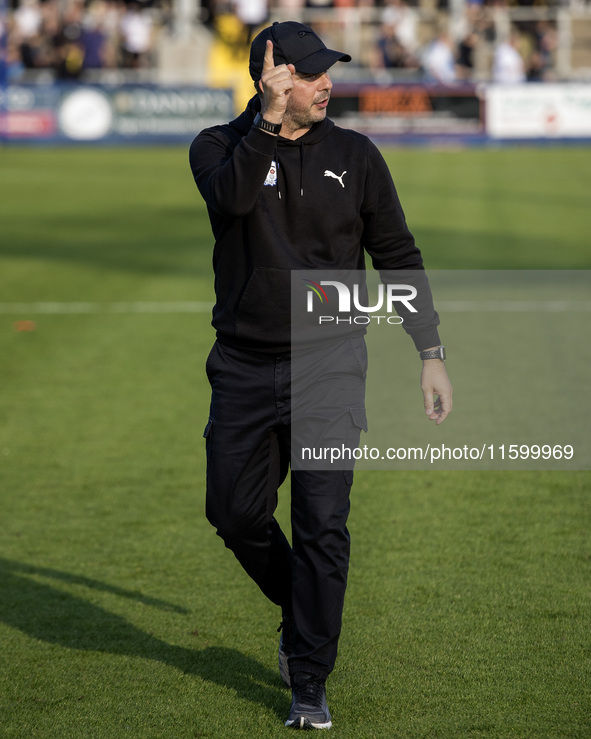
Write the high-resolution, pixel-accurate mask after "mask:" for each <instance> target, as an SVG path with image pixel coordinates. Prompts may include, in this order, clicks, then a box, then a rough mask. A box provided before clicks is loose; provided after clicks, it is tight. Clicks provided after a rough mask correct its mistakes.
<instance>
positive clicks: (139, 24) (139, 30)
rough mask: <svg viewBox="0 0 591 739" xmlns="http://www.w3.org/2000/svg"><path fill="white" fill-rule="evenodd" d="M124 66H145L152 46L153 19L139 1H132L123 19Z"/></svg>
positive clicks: (135, 67)
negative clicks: (144, 10)
mask: <svg viewBox="0 0 591 739" xmlns="http://www.w3.org/2000/svg"><path fill="white" fill-rule="evenodd" d="M121 35H122V49H123V66H124V67H130V68H133V69H139V68H141V67H145V66H146V64H147V58H148V55H149V53H150V50H151V48H152V21H151V19H150V16H149V15H148V14H147V13H145V12H142V9H141V7H140V5H139V3H137V2H131V3H130V4H129V5H128V6H127V10H126V11H125V14H124V15H123V18H122V19H121Z"/></svg>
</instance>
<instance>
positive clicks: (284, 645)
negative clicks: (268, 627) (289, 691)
mask: <svg viewBox="0 0 591 739" xmlns="http://www.w3.org/2000/svg"><path fill="white" fill-rule="evenodd" d="M277 631H280V632H281V636H280V637H279V674H280V675H281V679H282V680H283V682H284V683H285V684H286V685H287V687H288V688H291V678H290V677H289V667H288V666H287V658H288V657H289V656H290V655H291V653H292V652H293V642H294V625H293V617H292V616H284V617H283V621H282V622H281V623H280V624H279V628H278V629H277Z"/></svg>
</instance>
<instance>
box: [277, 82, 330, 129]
mask: <svg viewBox="0 0 591 739" xmlns="http://www.w3.org/2000/svg"><path fill="white" fill-rule="evenodd" d="M331 90H332V82H331V80H330V77H329V75H328V72H319V73H318V74H302V73H300V72H296V73H295V74H294V76H293V89H292V91H291V93H290V95H289V100H288V102H287V110H286V111H285V116H284V118H283V123H284V125H287V126H288V127H289V128H290V129H292V130H293V131H297V130H300V129H303V128H310V126H311V125H312V124H314V123H318V121H322V120H324V118H326V107H327V105H328V100H329V98H330V91H331Z"/></svg>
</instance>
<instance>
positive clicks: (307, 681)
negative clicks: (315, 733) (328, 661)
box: [285, 672, 332, 729]
mask: <svg viewBox="0 0 591 739" xmlns="http://www.w3.org/2000/svg"><path fill="white" fill-rule="evenodd" d="M292 690H293V698H292V701H291V709H290V711H289V718H288V719H287V721H286V722H285V725H286V726H291V727H293V728H294V729H330V727H331V726H332V721H331V718H330V711H329V710H328V706H327V705H326V690H325V687H324V680H323V679H322V678H321V677H318V676H317V675H311V674H310V673H308V672H296V674H295V675H294V676H293V680H292Z"/></svg>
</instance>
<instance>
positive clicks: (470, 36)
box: [456, 31, 478, 80]
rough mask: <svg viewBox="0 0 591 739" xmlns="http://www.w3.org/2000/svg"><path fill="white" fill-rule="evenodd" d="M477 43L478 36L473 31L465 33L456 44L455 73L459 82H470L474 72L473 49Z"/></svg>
mask: <svg viewBox="0 0 591 739" xmlns="http://www.w3.org/2000/svg"><path fill="white" fill-rule="evenodd" d="M477 43H478V35H477V34H476V33H474V31H470V32H469V33H467V34H466V35H465V36H464V38H463V39H462V40H461V41H460V43H459V44H458V55H457V58H456V73H457V76H458V79H460V80H470V79H471V78H472V73H473V72H474V49H475V48H476V44H477Z"/></svg>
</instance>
